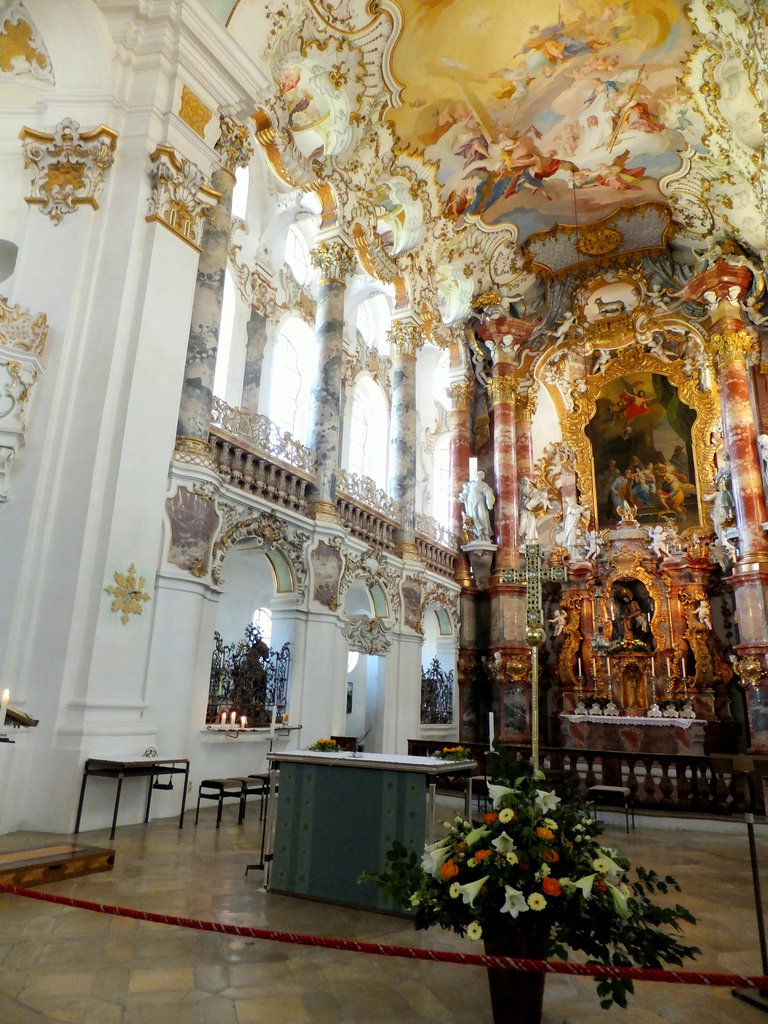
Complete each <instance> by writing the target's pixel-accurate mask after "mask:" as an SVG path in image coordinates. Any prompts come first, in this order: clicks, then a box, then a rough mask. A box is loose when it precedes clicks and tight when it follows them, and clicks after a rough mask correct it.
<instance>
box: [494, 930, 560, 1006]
mask: <svg viewBox="0 0 768 1024" xmlns="http://www.w3.org/2000/svg"><path fill="white" fill-rule="evenodd" d="M485 952H486V954H487V955H488V956H508V957H513V958H516V959H524V960H543V959H544V941H543V939H541V938H540V937H539V936H535V935H526V934H525V933H523V932H516V933H514V934H512V935H506V936H503V937H501V938H496V939H486V940H485ZM486 970H487V973H488V986H489V988H490V993H491V1009H492V1011H493V1024H541V1014H542V1004H543V1002H544V982H545V981H546V978H547V976H546V974H534V973H532V972H529V971H515V970H508V969H506V968H504V967H488V968H486Z"/></svg>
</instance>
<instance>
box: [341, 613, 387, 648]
mask: <svg viewBox="0 0 768 1024" xmlns="http://www.w3.org/2000/svg"><path fill="white" fill-rule="evenodd" d="M389 632H390V627H389V626H388V625H387V623H386V622H384V620H383V619H371V618H369V617H368V616H367V615H353V616H352V617H351V618H350V619H349V620H348V622H347V625H346V626H345V628H344V636H345V637H346V638H347V641H348V642H349V649H350V650H351V651H359V652H360V653H361V654H384V653H385V652H386V651H388V650H389V648H390V647H391V646H392V637H391V636H390V635H389Z"/></svg>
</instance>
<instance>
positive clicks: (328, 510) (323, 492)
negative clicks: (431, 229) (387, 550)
mask: <svg viewBox="0 0 768 1024" xmlns="http://www.w3.org/2000/svg"><path fill="white" fill-rule="evenodd" d="M312 262H313V263H314V264H315V266H316V267H318V268H319V270H320V281H319V284H318V287H317V310H316V313H315V344H316V347H317V371H316V375H315V383H314V385H313V387H312V395H311V398H310V415H309V420H310V426H309V438H308V443H309V447H310V448H311V449H312V450H313V451H314V453H315V486H314V488H313V490H312V492H311V495H310V502H309V510H310V514H311V515H313V516H315V517H316V518H317V517H318V516H320V517H325V518H329V519H335V518H336V516H337V512H336V473H337V471H338V468H339V441H340V438H341V363H342V355H343V334H344V293H345V291H346V282H347V278H348V277H349V276H350V274H352V273H353V271H354V270H355V267H356V266H357V259H356V256H355V252H354V250H353V249H352V248H350V246H348V245H347V244H346V242H344V241H342V240H341V239H339V238H336V239H332V240H325V241H322V242H318V244H317V248H316V249H315V250H314V251H313V253H312Z"/></svg>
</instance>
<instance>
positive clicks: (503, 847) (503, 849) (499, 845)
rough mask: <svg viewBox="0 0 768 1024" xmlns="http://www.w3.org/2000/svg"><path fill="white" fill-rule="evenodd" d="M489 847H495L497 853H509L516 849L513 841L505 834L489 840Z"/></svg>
mask: <svg viewBox="0 0 768 1024" xmlns="http://www.w3.org/2000/svg"><path fill="white" fill-rule="evenodd" d="M491 846H495V847H496V849H497V850H498V851H499V853H511V852H512V850H516V849H517V847H516V846H515V842H514V840H513V839H512V838H511V836H508V835H507V833H506V832H502V833H501V835H500V836H497V837H496V838H495V839H493V840H491Z"/></svg>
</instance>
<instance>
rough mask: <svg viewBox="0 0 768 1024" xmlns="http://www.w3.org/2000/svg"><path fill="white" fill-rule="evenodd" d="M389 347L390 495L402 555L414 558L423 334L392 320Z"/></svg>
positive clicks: (409, 324)
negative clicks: (418, 367) (418, 363)
mask: <svg viewBox="0 0 768 1024" xmlns="http://www.w3.org/2000/svg"><path fill="white" fill-rule="evenodd" d="M389 342H390V344H391V345H392V425H391V428H390V454H389V493H390V496H391V497H392V498H394V499H395V501H397V502H398V503H399V505H400V509H401V516H402V530H401V534H400V537H399V541H400V548H401V551H402V553H403V554H410V555H415V554H416V548H415V532H416V531H415V522H416V353H417V352H418V351H419V349H420V348H421V347H422V345H423V344H424V333H423V331H422V328H421V326H420V325H419V324H417V323H416V322H415V321H414V320H412V319H410V318H406V317H403V318H402V319H400V320H395V321H394V322H393V324H392V329H391V330H390V332H389Z"/></svg>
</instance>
